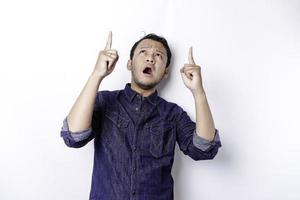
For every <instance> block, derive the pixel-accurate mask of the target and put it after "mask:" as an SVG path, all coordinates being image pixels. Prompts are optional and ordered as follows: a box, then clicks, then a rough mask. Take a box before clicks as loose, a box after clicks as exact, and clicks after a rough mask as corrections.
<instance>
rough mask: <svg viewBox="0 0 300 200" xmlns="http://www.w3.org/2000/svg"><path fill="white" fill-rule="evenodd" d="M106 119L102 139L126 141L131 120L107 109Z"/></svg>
mask: <svg viewBox="0 0 300 200" xmlns="http://www.w3.org/2000/svg"><path fill="white" fill-rule="evenodd" d="M104 114H105V117H106V120H105V122H104V124H103V130H102V132H101V135H102V136H101V138H102V140H104V141H106V142H108V143H112V142H117V143H124V139H125V135H126V134H125V133H126V132H127V131H128V128H129V122H130V121H129V120H128V119H126V118H125V117H123V116H121V115H120V114H119V113H117V112H115V111H105V113H104Z"/></svg>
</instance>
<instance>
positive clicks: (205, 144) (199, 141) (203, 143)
mask: <svg viewBox="0 0 300 200" xmlns="http://www.w3.org/2000/svg"><path fill="white" fill-rule="evenodd" d="M218 142H220V136H219V130H218V129H215V136H214V139H213V140H212V141H209V140H207V139H205V138H203V137H201V136H199V135H198V134H197V133H196V131H194V134H193V144H194V146H196V147H197V148H199V149H201V150H202V151H209V149H210V148H211V147H213V146H214V145H215V144H216V143H218Z"/></svg>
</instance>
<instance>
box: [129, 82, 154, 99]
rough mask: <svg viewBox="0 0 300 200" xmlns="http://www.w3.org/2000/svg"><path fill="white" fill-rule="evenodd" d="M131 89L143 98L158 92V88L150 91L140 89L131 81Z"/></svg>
mask: <svg viewBox="0 0 300 200" xmlns="http://www.w3.org/2000/svg"><path fill="white" fill-rule="evenodd" d="M130 87H131V89H132V90H134V91H136V92H137V93H139V94H140V95H141V96H143V97H147V96H149V95H151V94H152V93H153V92H155V90H156V87H154V88H152V89H149V90H145V89H143V88H140V87H139V86H138V85H137V84H136V83H135V82H134V81H131V84H130Z"/></svg>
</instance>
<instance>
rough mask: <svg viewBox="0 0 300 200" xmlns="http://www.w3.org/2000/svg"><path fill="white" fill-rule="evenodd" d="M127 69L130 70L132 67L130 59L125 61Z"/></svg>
mask: <svg viewBox="0 0 300 200" xmlns="http://www.w3.org/2000/svg"><path fill="white" fill-rule="evenodd" d="M127 69H128V70H129V71H131V69H132V60H128V61H127Z"/></svg>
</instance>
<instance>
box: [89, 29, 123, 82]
mask: <svg viewBox="0 0 300 200" xmlns="http://www.w3.org/2000/svg"><path fill="white" fill-rule="evenodd" d="M111 43H112V32H111V31H110V32H109V35H108V39H107V42H106V46H105V48H104V50H102V51H100V53H99V56H98V60H97V63H96V65H95V68H94V71H93V74H94V75H97V76H99V77H101V78H104V77H105V76H107V75H108V74H110V73H111V72H112V71H113V70H114V68H115V66H116V63H117V61H118V59H119V56H118V52H117V50H115V49H111Z"/></svg>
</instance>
